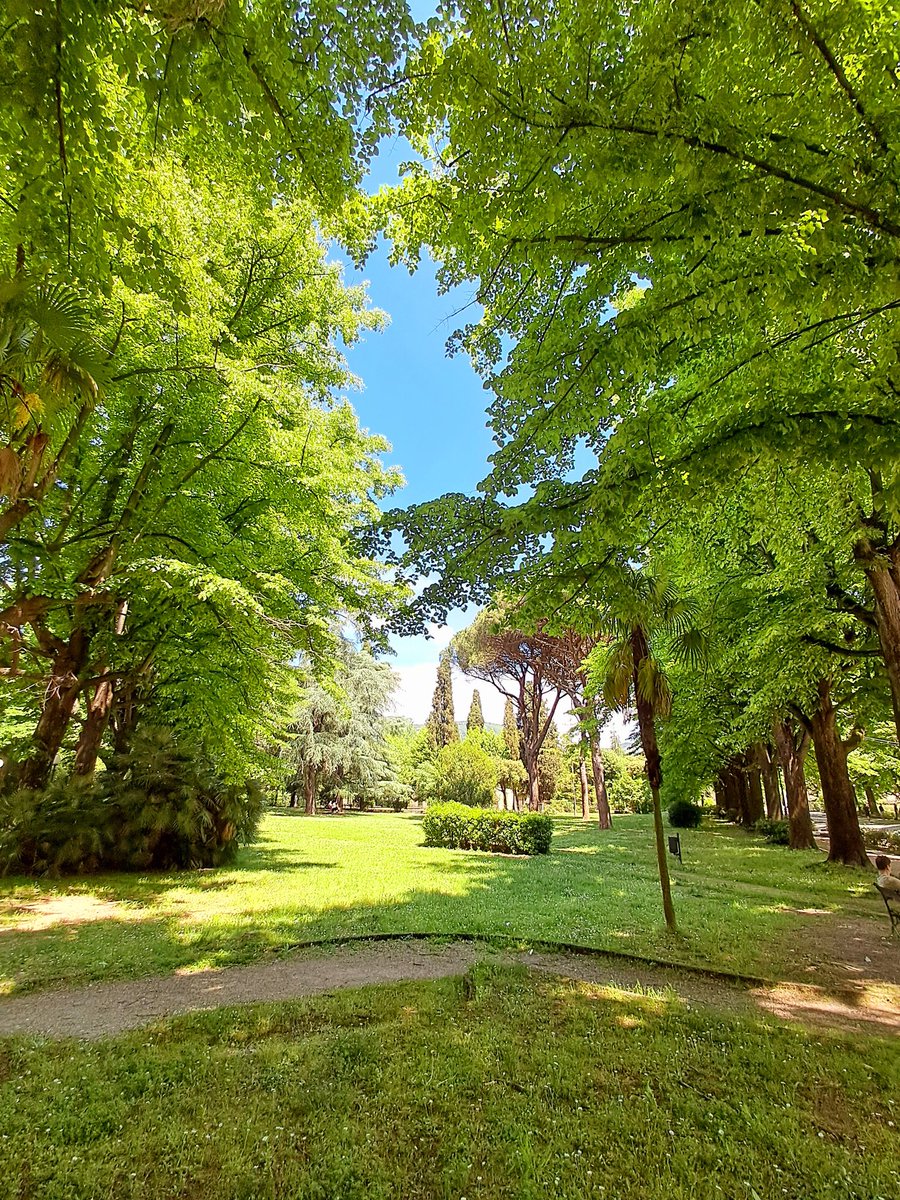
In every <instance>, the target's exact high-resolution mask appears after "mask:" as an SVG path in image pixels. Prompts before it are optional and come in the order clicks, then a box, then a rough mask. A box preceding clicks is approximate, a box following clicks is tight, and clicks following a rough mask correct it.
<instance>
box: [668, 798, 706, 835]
mask: <svg viewBox="0 0 900 1200" xmlns="http://www.w3.org/2000/svg"><path fill="white" fill-rule="evenodd" d="M702 815H703V814H702V813H701V811H700V809H699V808H698V807H697V805H696V804H692V803H691V802H690V800H673V801H672V803H671V804H670V805H669V824H670V825H671V826H672V827H673V828H675V829H696V828H697V826H698V825H699V824H700V818H701V817H702Z"/></svg>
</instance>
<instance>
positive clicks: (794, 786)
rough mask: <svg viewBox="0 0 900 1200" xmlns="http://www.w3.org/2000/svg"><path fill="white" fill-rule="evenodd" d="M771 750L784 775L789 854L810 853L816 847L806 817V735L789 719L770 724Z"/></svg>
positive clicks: (805, 731)
mask: <svg viewBox="0 0 900 1200" xmlns="http://www.w3.org/2000/svg"><path fill="white" fill-rule="evenodd" d="M772 734H773V737H774V739H775V748H776V750H777V752H778V758H779V760H780V762H781V770H782V773H783V774H784V788H785V792H786V793H787V805H788V827H789V833H788V837H789V839H790V841H789V845H790V848H791V849H792V850H811V849H813V847H814V846H815V844H816V840H815V838H814V837H813V827H812V819H811V818H810V815H809V793H808V792H807V790H806V774H805V772H804V770H803V762H804V759H805V758H806V752H807V750H808V749H809V732H808V731H807V730H806V729H804V728H803V727H802V726H796V725H795V724H794V723H793V722H792V721H790V720H789V719H785V720H783V721H780V720H777V721H775V722H774V723H773V726H772Z"/></svg>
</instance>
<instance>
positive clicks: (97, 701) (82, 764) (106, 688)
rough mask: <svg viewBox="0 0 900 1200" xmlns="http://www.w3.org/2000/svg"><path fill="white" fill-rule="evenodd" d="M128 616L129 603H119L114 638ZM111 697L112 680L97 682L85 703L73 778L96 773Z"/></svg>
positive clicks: (120, 633) (115, 617)
mask: <svg viewBox="0 0 900 1200" xmlns="http://www.w3.org/2000/svg"><path fill="white" fill-rule="evenodd" d="M127 614H128V601H127V600H120V601H119V603H118V604H117V605H116V610H115V615H114V617H113V634H114V635H115V636H116V637H121V636H122V634H123V633H124V632H125V618H126V616H127ZM99 669H100V671H103V670H104V669H105V664H103V665H101V666H100V668H99ZM113 696H114V692H113V681H112V680H111V679H100V680H99V681H98V682H97V683H96V684H95V685H94V691H93V694H92V696H91V698H90V700H89V701H88V703H87V715H86V717H85V720H84V723H83V724H82V727H81V733H80V734H79V737H78V743H77V745H76V747H75V765H74V773H75V774H76V775H81V776H82V777H84V778H90V777H92V776H93V774H94V772H95V771H96V769H97V759H98V758H99V756H100V747H101V746H102V744H103V738H104V735H105V733H106V730H107V727H108V725H109V718H110V714H111V713H112V707H113Z"/></svg>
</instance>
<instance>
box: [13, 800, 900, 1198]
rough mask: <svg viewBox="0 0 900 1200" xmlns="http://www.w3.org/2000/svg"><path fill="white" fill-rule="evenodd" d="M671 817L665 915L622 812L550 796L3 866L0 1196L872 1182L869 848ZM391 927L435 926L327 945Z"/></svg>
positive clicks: (897, 1146) (597, 1193)
mask: <svg viewBox="0 0 900 1200" xmlns="http://www.w3.org/2000/svg"><path fill="white" fill-rule="evenodd" d="M683 840H684V844H685V858H686V862H685V865H684V867H683V868H682V867H676V869H675V873H674V874H675V899H676V905H677V909H678V916H679V920H680V923H681V928H682V930H683V932H682V934H681V936H679V937H678V938H670V937H667V936H666V934H665V932H664V929H663V928H662V924H661V913H660V911H659V908H660V906H659V893H658V885H657V884H656V882H655V878H654V862H653V850H652V831H651V826H650V819H649V818H646V817H629V818H624V819H622V818H619V819H618V820H617V827H616V829H615V830H614V831H613V833H612V834H611V835H610V834H607V835H601V834H600V833H599V832H598V831H597V830H596V829H595V828H594V827H593V826H585V825H582V823H581V822H580V821H574V820H561V821H558V822H557V836H556V840H555V844H554V852H553V853H552V854H551V855H550V856H549V857H546V858H539V859H531V860H525V859H512V858H494V857H488V856H486V855H478V854H467V853H463V852H453V851H442V850H428V849H426V848H424V847H422V846H421V844H420V843H421V834H420V829H419V823H418V821H417V819H416V818H415V817H410V816H383V815H377V816H347V817H340V818H331V817H321V818H316V819H306V818H303V817H300V816H293V815H285V814H272V815H270V816H269V817H268V818H267V819H266V821H265V823H264V826H263V831H262V838H261V840H260V842H259V843H258V845H256V846H254V847H251V848H248V849H247V850H246V851H245V852H244V853H243V854H242V856H241V859H240V861H239V862H238V863H237V864H236V865H235V866H233V867H229V868H224V869H221V870H216V871H203V872H196V873H187V872H186V873H183V874H172V875H166V876H147V877H144V878H140V877H134V876H124V875H117V876H112V875H106V876H100V877H97V878H92V879H83V880H66V881H57V882H53V881H43V880H41V881H33V880H28V881H26V880H6V881H4V883H3V884H2V888H0V913H2V932H0V966H2V970H3V979H4V988H5V991H6V992H7V995H6V996H5V997H4V998H2V999H0V1033H3V1034H6V1035H7V1036H4V1037H2V1038H0V1166H2V1170H0V1200H164V1198H165V1200H170V1198H172V1197H179V1198H185V1200H187V1198H192V1197H200V1196H202V1197H203V1198H204V1200H262V1198H264V1197H265V1198H272V1200H275V1198H276V1197H279V1198H280V1197H285V1196H290V1197H291V1198H292V1200H335V1198H337V1197H340V1198H341V1200H372V1198H374V1200H388V1198H391V1200H393V1198H395V1197H399V1196H402V1197H403V1198H404V1200H462V1198H463V1197H465V1200H507V1198H509V1197H515V1198H516V1200H520V1198H525V1200H533V1198H537V1197H547V1196H553V1197H554V1198H557V1197H558V1198H559V1200H576V1198H577V1200H582V1198H583V1197H591V1198H597V1200H688V1198H690V1200H731V1198H735V1200H744V1198H746V1200H779V1198H781V1197H787V1198H788V1200H811V1198H814V1200H879V1198H884V1197H888V1196H892V1195H895V1194H896V1193H897V1191H898V1188H900V1169H898V1164H900V1138H898V1128H900V1100H898V1097H900V1055H898V1053H897V1042H896V1031H897V1025H898V1021H900V942H898V940H897V939H895V940H894V942H893V943H892V942H891V940H890V938H889V937H888V934H887V922H886V921H885V920H884V919H883V914H882V912H881V911H879V904H878V897H877V896H876V895H875V893H874V889H872V887H871V879H870V877H869V876H867V874H866V873H865V872H862V871H859V872H857V871H847V870H842V869H839V868H831V867H828V866H826V865H824V864H823V863H822V856H821V855H819V854H816V853H815V852H810V853H809V854H801V855H794V854H790V853H789V852H788V851H786V850H783V849H780V848H775V847H770V846H766V845H764V844H763V843H761V842H759V841H757V840H755V839H753V838H748V837H747V835H745V834H742V833H740V832H738V831H735V830H732V829H727V828H714V829H703V830H699V831H697V832H696V833H689V834H687V835H685V836H684V839H683ZM415 932H420V933H426V934H431V935H436V937H437V938H438V939H445V940H434V938H433V939H432V940H423V939H421V938H419V939H415V938H407V937H404V938H403V939H402V940H397V941H386V942H378V943H362V944H358V945H343V946H342V945H340V942H341V939H347V938H351V937H359V936H363V937H365V936H369V935H371V934H378V933H401V934H409V933H415ZM454 933H460V934H465V935H466V937H467V939H468V940H466V941H462V942H460V941H454V940H453V934H454ZM317 938H318V939H330V940H331V942H332V945H330V946H329V947H324V948H323V947H319V948H310V949H306V950H302V949H301V950H298V949H296V948H294V949H292V947H296V946H297V944H298V943H302V942H305V941H309V940H313V939H317ZM492 938H493V939H494V941H493V942H491V939H492ZM503 939H509V940H503ZM541 940H545V941H552V940H555V941H566V942H571V943H580V944H581V945H584V946H594V947H598V948H599V949H601V950H602V951H603V953H601V954H567V953H552V952H549V951H547V950H546V949H542V948H538V947H537V946H536V945H535V948H534V950H533V951H530V950H529V943H532V944H536V943H538V942H540V941H541ZM615 951H618V952H619V954H620V955H621V954H622V953H623V952H624V953H625V954H628V955H631V956H633V957H631V958H628V959H626V958H621V957H620V958H618V959H617V958H615V957H614V955H613V953H612V952H615ZM640 956H645V959H650V958H653V957H654V956H655V957H657V958H659V959H663V960H666V961H668V962H679V961H680V962H681V963H682V964H689V965H691V966H693V967H694V968H697V967H701V968H705V969H706V970H720V971H731V972H735V971H737V972H742V973H744V974H754V975H758V976H764V977H765V978H766V979H767V980H768V981H770V982H767V983H760V984H751V983H747V982H743V983H741V982H740V981H738V980H730V981H729V980H727V979H725V978H711V977H710V976H708V975H707V976H704V975H702V974H699V973H698V972H697V971H696V970H693V971H688V970H684V969H678V968H677V967H675V968H672V967H667V966H654V965H653V964H652V963H651V962H649V961H640ZM85 985H90V986H85ZM372 985H375V986H372ZM259 1001H264V1002H263V1003H260V1002H259ZM193 1010H205V1011H193ZM179 1014H181V1015H179ZM892 1034H893V1035H894V1036H893V1037H892V1036H890V1035H892Z"/></svg>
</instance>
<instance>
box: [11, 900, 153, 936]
mask: <svg viewBox="0 0 900 1200" xmlns="http://www.w3.org/2000/svg"><path fill="white" fill-rule="evenodd" d="M142 915H144V914H142V913H140V912H139V911H138V910H137V909H135V908H129V907H128V905H125V904H120V903H118V901H116V900H100V899H98V897H97V896H82V895H79V894H78V893H77V892H76V893H74V894H73V895H69V896H47V897H45V898H44V899H42V900H35V902H34V903H33V904H16V905H14V906H13V907H11V908H5V909H4V910H3V911H2V912H0V917H6V918H9V917H15V918H16V921H15V924H14V925H8V926H5V927H4V926H0V937H2V935H3V934H4V933H21V932H23V931H27V932H33V931H35V930H38V929H51V928H52V927H53V926H54V925H81V924H82V923H83V922H85V921H110V920H116V921H136V920H140V918H141V916H142ZM23 918H24V919H23Z"/></svg>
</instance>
